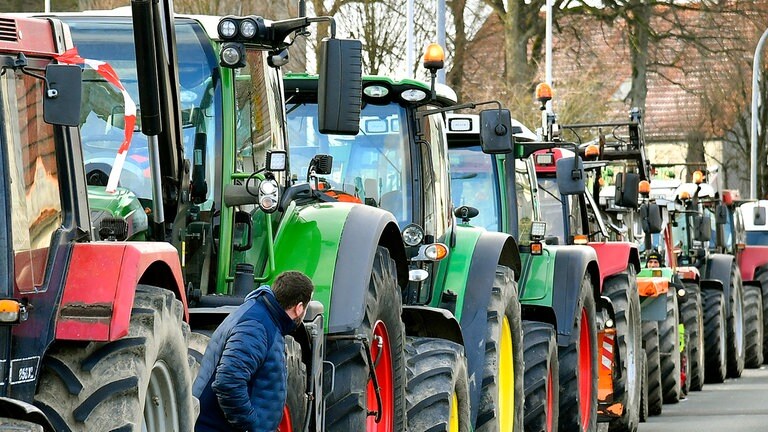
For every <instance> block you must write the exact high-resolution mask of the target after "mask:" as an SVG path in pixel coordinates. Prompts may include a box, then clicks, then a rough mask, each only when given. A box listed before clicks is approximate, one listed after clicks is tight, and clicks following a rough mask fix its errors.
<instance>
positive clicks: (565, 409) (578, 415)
mask: <svg viewBox="0 0 768 432" xmlns="http://www.w3.org/2000/svg"><path fill="white" fill-rule="evenodd" d="M592 289H593V287H592V282H591V281H590V278H589V275H586V276H585V277H584V279H583V280H582V283H581V294H580V298H579V303H578V304H579V305H580V306H581V307H580V309H578V310H577V313H576V317H575V319H574V323H573V333H572V336H571V342H570V343H569V345H567V346H565V347H559V348H560V349H559V352H558V362H559V365H560V390H561V392H560V412H559V416H558V418H559V429H560V430H561V431H563V432H587V431H593V430H595V428H596V424H597V326H596V321H595V314H596V312H595V298H594V297H593V292H592Z"/></svg>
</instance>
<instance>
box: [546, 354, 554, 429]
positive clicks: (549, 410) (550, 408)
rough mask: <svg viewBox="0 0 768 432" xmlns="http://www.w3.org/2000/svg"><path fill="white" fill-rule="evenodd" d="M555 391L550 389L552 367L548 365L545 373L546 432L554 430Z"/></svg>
mask: <svg viewBox="0 0 768 432" xmlns="http://www.w3.org/2000/svg"><path fill="white" fill-rule="evenodd" d="M554 391H555V389H554V388H552V367H551V365H550V367H549V370H548V371H547V432H552V431H553V429H554V427H553V426H554V425H553V423H554V416H553V414H552V413H553V410H554V409H555V396H554Z"/></svg>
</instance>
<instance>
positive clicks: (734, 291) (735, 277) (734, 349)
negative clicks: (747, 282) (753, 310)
mask: <svg viewBox="0 0 768 432" xmlns="http://www.w3.org/2000/svg"><path fill="white" fill-rule="evenodd" d="M723 283H725V281H723ZM730 284H731V290H730V296H731V298H730V301H728V302H727V304H728V308H727V309H726V338H727V339H726V340H727V344H726V346H727V352H726V354H727V355H726V357H727V360H728V366H727V370H726V373H727V375H726V376H727V377H729V378H739V377H740V376H741V374H742V373H743V372H744V357H745V356H744V347H745V340H744V339H745V337H744V334H745V331H744V330H745V328H744V324H745V323H744V287H743V285H742V283H741V272H740V271H739V268H738V267H736V264H735V263H734V265H733V266H731V280H730ZM737 300H738V302H737ZM739 304H741V311H739V310H738V305H739ZM739 312H740V313H739ZM739 315H740V316H739ZM738 319H741V320H742V322H741V328H742V332H741V337H742V340H741V352H739V350H738V346H739V344H738V343H737V341H736V338H737V337H738V335H737V331H736V325H737V321H736V320H738Z"/></svg>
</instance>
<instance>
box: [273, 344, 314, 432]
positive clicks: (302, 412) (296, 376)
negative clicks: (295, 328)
mask: <svg viewBox="0 0 768 432" xmlns="http://www.w3.org/2000/svg"><path fill="white" fill-rule="evenodd" d="M285 366H286V369H287V370H288V382H287V386H286V388H287V390H288V394H287V395H286V399H285V407H284V408H283V418H282V419H281V420H280V425H279V426H278V428H277V431H278V432H293V431H302V430H304V429H303V427H304V421H305V420H306V418H307V408H308V407H307V393H306V389H307V365H306V364H304V362H303V361H301V345H300V344H299V343H298V342H297V341H296V339H294V338H293V336H286V337H285Z"/></svg>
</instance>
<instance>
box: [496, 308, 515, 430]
mask: <svg viewBox="0 0 768 432" xmlns="http://www.w3.org/2000/svg"><path fill="white" fill-rule="evenodd" d="M512 352H513V349H512V331H511V330H510V328H509V320H507V317H506V316H505V317H504V319H503V320H502V321H501V340H500V341H499V426H500V430H503V431H512V430H514V428H515V361H514V355H513V354H512Z"/></svg>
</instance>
